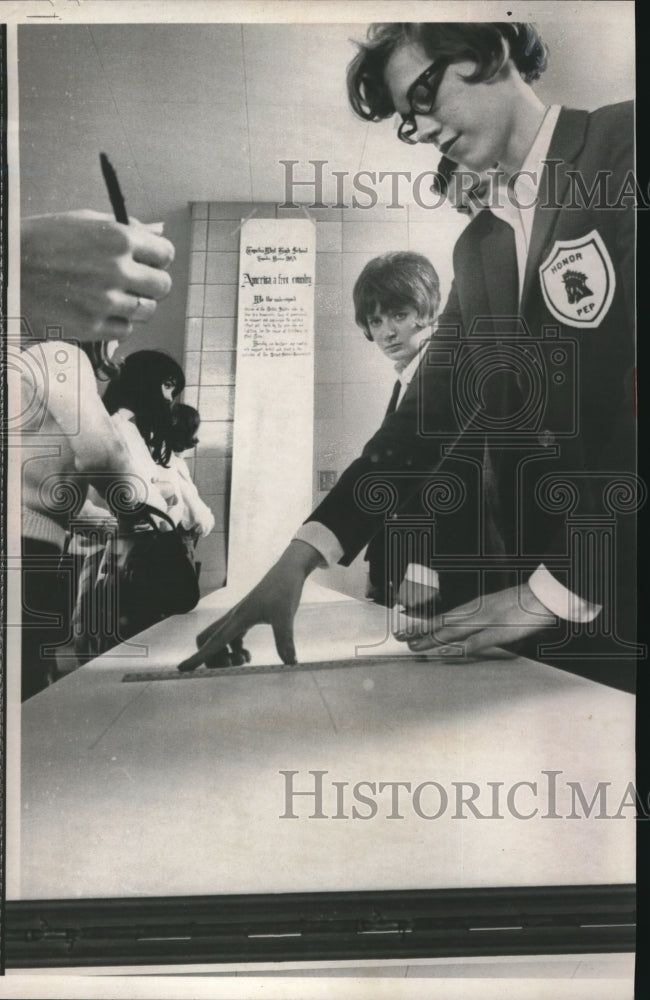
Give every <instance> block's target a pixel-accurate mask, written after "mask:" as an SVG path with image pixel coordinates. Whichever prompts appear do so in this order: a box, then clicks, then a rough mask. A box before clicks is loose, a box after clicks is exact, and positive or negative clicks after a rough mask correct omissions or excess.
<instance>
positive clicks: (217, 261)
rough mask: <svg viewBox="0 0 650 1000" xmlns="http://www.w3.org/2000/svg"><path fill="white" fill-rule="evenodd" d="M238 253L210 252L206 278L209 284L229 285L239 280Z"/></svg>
mask: <svg viewBox="0 0 650 1000" xmlns="http://www.w3.org/2000/svg"><path fill="white" fill-rule="evenodd" d="M238 273H239V254H238V253H234V252H233V253H227V252H221V253H208V254H207V264H206V269H205V280H206V283H207V284H208V285H229V284H233V283H234V282H236V281H237V276H238Z"/></svg>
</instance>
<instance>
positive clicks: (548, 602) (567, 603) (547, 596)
mask: <svg viewBox="0 0 650 1000" xmlns="http://www.w3.org/2000/svg"><path fill="white" fill-rule="evenodd" d="M528 586H529V587H530V589H531V590H532V592H533V594H534V595H535V597H536V598H537V600H538V601H540V602H541V603H542V604H543V605H544V607H545V608H548V610H549V611H552V612H553V614H554V615H557V617H558V618H563V619H564V620H565V621H570V622H591V621H593V620H594V618H595V617H596V615H599V614H600V612H601V610H602V604H592V603H591V602H590V601H586V600H585V599H584V598H583V597H578V595H577V594H574V593H573V591H571V590H568V589H567V587H565V586H564V584H562V583H560V581H559V580H556V579H555V577H554V576H552V575H551V574H550V573H549V571H548V570H547V568H546V566H545V565H544V563H540V565H539V566H538V567H537V569H536V570H535V572H534V573H533V575H532V576H531V577H530V579H529V580H528Z"/></svg>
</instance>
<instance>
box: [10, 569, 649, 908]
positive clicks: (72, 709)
mask: <svg viewBox="0 0 650 1000" xmlns="http://www.w3.org/2000/svg"><path fill="white" fill-rule="evenodd" d="M236 596H237V595H233V594H231V593H229V592H228V591H227V590H221V591H217V592H215V594H213V595H210V596H209V597H207V598H204V600H203V601H201V603H200V605H199V606H198V607H197V609H196V610H195V611H194V612H192V613H190V614H188V615H185V616H182V617H181V616H179V617H175V618H171V619H168V620H167V621H165V622H161V623H160V624H159V625H156V626H154V627H153V628H151V629H149V630H148V631H147V632H145V633H142V635H141V636H139V637H138V642H139V643H142V644H144V645H143V646H140V647H134V646H133V645H131V646H125V645H123V646H120V647H117V648H116V649H115V650H112V651H111V652H110V653H108V654H106V655H105V656H103V657H101V658H99V659H97V660H95V661H93V662H92V663H90V664H87V665H86V666H84V667H82V668H80V669H79V670H77V671H75V672H73V673H72V674H70V675H69V676H68V677H66V678H64V679H63V680H61V681H59V682H58V683H57V684H55V685H54V686H53V687H51V688H49V689H47V690H46V691H44V692H42V693H41V694H39V695H37V696H36V697H35V698H32V699H30V700H29V701H28V702H26V703H25V705H24V706H23V716H22V758H21V768H22V770H21V780H22V791H21V807H22V813H21V816H22V819H21V841H20V842H21V881H20V892H19V897H18V898H23V899H38V898H41V899H44V898H62V899H63V898H97V897H118V896H119V897H125V896H126V897H130V896H132V897H140V896H144V897H147V896H175V895H195V894H196V895H211V894H222V893H224V894H230V893H277V892H301V891H334V890H336V891H340V890H366V889H372V890H383V889H428V888H467V887H485V886H528V885H567V884H583V885H586V884H610V883H625V882H633V881H634V837H635V824H634V818H633V814H634V809H633V808H632V807H631V806H630V804H629V803H630V799H629V796H628V798H627V806H625V807H624V808H622V809H621V803H622V802H623V800H624V798H625V793H626V790H627V789H628V784H629V782H631V781H632V780H633V778H634V699H633V697H632V696H631V695H629V694H626V693H624V692H621V691H616V690H613V689H610V688H607V687H605V686H603V685H600V684H596V683H594V682H591V681H589V680H586V679H584V678H581V677H576V676H573V675H571V674H568V673H564V672H562V671H560V670H557V669H554V668H552V667H548V666H546V665H543V664H538V663H534V662H532V661H530V660H525V659H521V658H514V657H505V656H504V657H496V658H491V659H483V660H480V661H478V660H476V661H473V662H456V661H454V662H442V663H441V662H437V661H435V662H434V661H432V660H431V659H428V660H427V659H422V658H417V657H414V656H409V655H408V654H407V655H406V656H405V655H404V654H405V651H406V648H405V647H404V646H402V645H400V644H398V643H396V642H395V641H394V640H393V639H392V638H390V636H389V630H388V628H387V612H386V609H383V608H380V607H378V606H376V605H373V604H370V603H367V602H358V601H354V600H352V599H349V598H346V597H344V596H343V595H341V594H336V593H334V592H332V591H327V590H325V589H324V588H321V587H318V586H317V585H315V584H312V583H310V584H308V586H307V588H306V591H305V595H304V602H303V605H302V606H301V608H300V610H299V613H298V616H297V619H296V645H297V649H298V654H299V656H300V657H301V664H300V667H299V668H298V669H292V670H285V671H278V672H275V671H274V670H272V669H271V670H269V671H261V672H257V673H247V672H245V671H242V672H241V673H240V674H235V672H234V671H232V670H231V671H229V672H228V673H226V674H221V675H219V672H218V671H210V672H206V671H205V670H204V671H203V675H202V676H201V675H197V676H195V677H184V678H181V679H178V680H176V679H175V675H174V679H169V677H168V675H170V674H172V675H173V674H174V668H175V666H176V664H177V663H178V662H179V661H180V660H181V659H183V658H184V657H185V656H187V654H188V651H189V650H190V649H192V648H193V646H194V637H195V635H196V633H197V632H198V631H200V630H201V629H203V628H205V626H206V625H207V624H208V623H209V622H211V621H212V620H214V619H215V618H216V617H217V616H218V615H219V614H220V613H223V611H225V610H226V609H227V608H228V607H230V606H231V604H232V601H233V600H234V598H235V597H236ZM131 642H132V643H133V640H131ZM247 646H248V648H249V649H250V650H251V653H252V656H253V664H254V665H255V667H261V666H263V665H272V664H279V660H278V657H277V654H276V653H275V649H274V647H273V640H272V635H271V630H270V629H269V628H268V627H258V628H256V629H254V630H252V631H251V633H249V636H248V642H247ZM138 653H139V654H140V655H135V654H138ZM378 657H381V659H380V660H379V661H378V659H377V658H378ZM341 659H343V660H350V661H352V662H351V663H350V664H349V665H347V666H343V667H340V666H338V667H336V666H332V665H330V666H329V667H323V666H322V665H319V664H318V663H317V662H316V663H312V664H311V665H310V662H309V661H323V660H326V661H330V660H341ZM133 674H137V675H143V679H137V680H133V679H131V680H127V681H126V682H125V681H124V679H123V678H124V677H125V675H126V676H128V675H131V676H132V675H133ZM161 674H162V677H165V676H167V679H162V677H161V676H160V675H161ZM145 677H146V679H144V678H145ZM314 772H316V773H314ZM551 772H557V773H555V774H552V773H551ZM396 783H403V784H401V785H399V784H396ZM599 783H608V784H606V785H601V786H600V791H601V794H602V796H603V797H602V799H598V798H597V799H596V801H595V803H594V806H593V809H592V811H591V814H590V815H589V816H586V815H585V813H589V804H590V803H591V800H592V799H593V797H594V793H596V792H597V790H598V787H599ZM407 786H408V787H407ZM299 792H307V793H310V794H307V795H298V794H292V793H299ZM581 796H582V798H581ZM582 803H584V805H583V804H582ZM535 810H537V811H536V813H534V811H535ZM617 812H618V813H619V818H617V819H615V818H613V817H614V816H615V814H616V813H617ZM533 813H534V814H533ZM314 814H315V815H314ZM528 814H533V815H531V817H530V818H525V817H526V816H528ZM290 816H295V818H290ZM10 894H11V893H10Z"/></svg>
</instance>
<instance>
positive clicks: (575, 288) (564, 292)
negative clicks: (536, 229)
mask: <svg viewBox="0 0 650 1000" xmlns="http://www.w3.org/2000/svg"><path fill="white" fill-rule="evenodd" d="M539 277H540V281H541V285H542V293H543V295H544V301H545V302H546V305H547V307H548V309H549V311H550V312H551V313H552V314H553V316H555V318H556V319H559V320H560V322H561V323H566V324H568V325H569V326H575V327H585V328H587V329H589V328H594V327H597V326H600V324H601V323H602V321H603V319H604V318H605V316H606V315H607V311H608V309H609V307H610V305H611V304H612V299H613V298H614V290H615V288H616V275H615V274H614V265H613V264H612V260H611V257H610V256H609V253H608V251H607V247H606V246H605V244H604V242H603V239H602V237H601V235H600V233H599V232H598V231H597V230H596V229H592V230H591V232H590V233H587V235H586V236H581V237H579V238H578V239H577V240H556V242H555V243H554V245H553V249H552V250H551V252H550V254H549V255H548V257H547V258H546V260H545V261H544V263H543V264H542V265H541V266H540V269H539Z"/></svg>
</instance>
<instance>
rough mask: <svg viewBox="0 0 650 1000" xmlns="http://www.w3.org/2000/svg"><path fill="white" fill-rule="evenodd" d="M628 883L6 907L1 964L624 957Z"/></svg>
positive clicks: (630, 924) (631, 938)
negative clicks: (611, 954) (612, 954)
mask: <svg viewBox="0 0 650 1000" xmlns="http://www.w3.org/2000/svg"><path fill="white" fill-rule="evenodd" d="M634 906H635V893H634V887H633V886H630V885H600V886H548V887H538V886H535V887H527V888H492V889H444V890H443V889H440V890H408V891H403V892H401V891H391V892H349V893H326V892H323V893H288V894H282V895H264V896H253V895H249V896H187V897H168V898H156V899H148V900H140V899H136V900H134V899H103V900H24V901H13V902H8V903H7V912H6V925H5V948H6V951H5V960H6V965H7V968H14V969H28V968H62V967H65V966H98V965H106V966H110V965H177V964H189V963H201V964H206V963H233V962H256V961H273V962H281V961H300V960H305V961H314V960H330V961H331V960H349V959H352V960H355V959H358V960H362V959H389V958H390V959H399V958H402V959H407V958H443V957H452V956H467V957H470V956H486V955H502V956H505V955H553V954H586V953H600V952H627V951H633V950H634V947H635V933H634V932H635V926H634V919H635V918H634V913H635V909H634Z"/></svg>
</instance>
